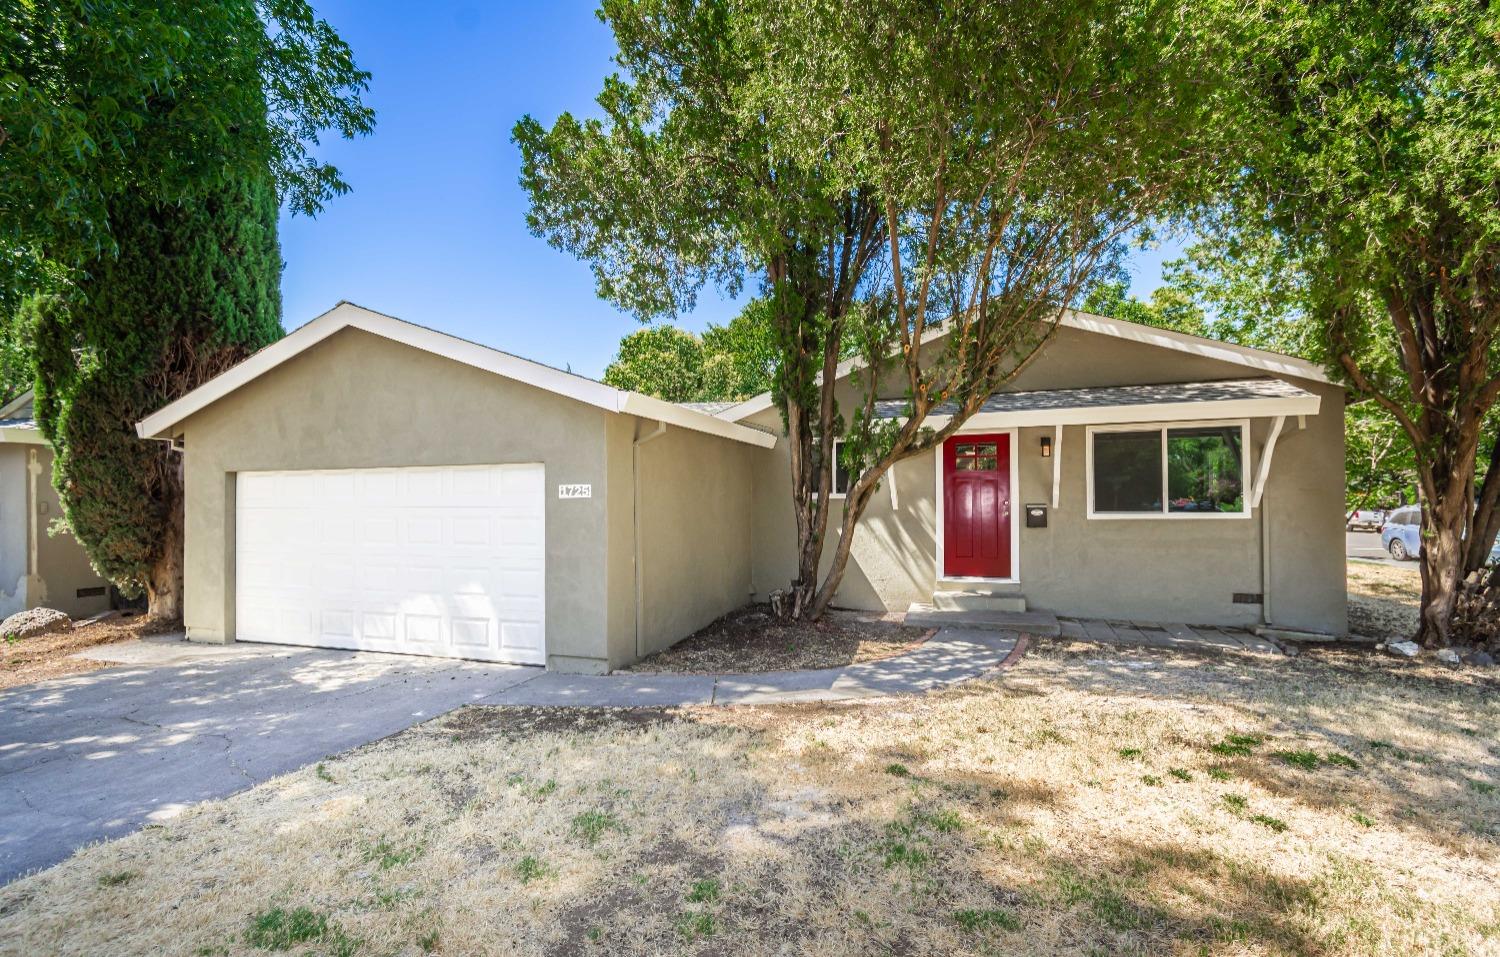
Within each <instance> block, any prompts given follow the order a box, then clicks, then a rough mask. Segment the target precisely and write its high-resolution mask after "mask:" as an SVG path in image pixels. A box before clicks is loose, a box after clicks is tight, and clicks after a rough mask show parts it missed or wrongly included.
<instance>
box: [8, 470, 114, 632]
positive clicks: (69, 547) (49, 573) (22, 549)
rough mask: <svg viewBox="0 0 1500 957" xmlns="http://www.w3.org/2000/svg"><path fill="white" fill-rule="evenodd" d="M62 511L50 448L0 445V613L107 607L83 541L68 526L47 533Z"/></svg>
mask: <svg viewBox="0 0 1500 957" xmlns="http://www.w3.org/2000/svg"><path fill="white" fill-rule="evenodd" d="M60 515H62V503H61V502H60V501H59V500H58V497H57V491H56V490H55V489H54V488H53V487H52V449H51V448H50V447H49V446H46V445H33V444H29V443H28V444H24V445H21V444H15V445H12V444H8V443H7V444H4V445H0V618H3V617H5V616H6V615H8V614H11V613H14V612H17V611H22V610H24V609H27V608H38V607H47V608H56V609H57V610H58V611H63V612H66V613H67V614H69V615H71V616H72V617H74V618H86V617H88V616H89V615H95V614H98V613H99V612H101V611H106V610H108V609H109V594H108V590H107V588H108V583H107V582H105V580H104V579H103V578H100V577H99V575H98V574H97V573H96V572H95V571H94V568H93V566H92V565H90V564H89V559H88V555H87V554H86V553H85V552H84V550H83V546H81V545H79V544H78V541H77V540H76V539H75V538H73V536H72V535H70V534H68V533H66V532H62V533H59V534H57V535H50V534H48V529H49V527H50V526H51V524H52V521H53V519H55V518H57V517H58V516H60ZM33 537H34V539H35V541H34V542H33ZM33 544H34V545H35V549H36V558H35V567H32V556H31V550H32V547H33ZM101 589H103V591H100V590H101ZM79 591H89V592H95V591H98V592H99V594H89V595H79V594H78V592H79Z"/></svg>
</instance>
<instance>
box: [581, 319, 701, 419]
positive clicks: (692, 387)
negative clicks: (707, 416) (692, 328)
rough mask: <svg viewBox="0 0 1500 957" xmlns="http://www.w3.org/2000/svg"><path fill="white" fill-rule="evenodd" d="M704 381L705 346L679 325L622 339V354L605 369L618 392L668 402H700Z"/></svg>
mask: <svg viewBox="0 0 1500 957" xmlns="http://www.w3.org/2000/svg"><path fill="white" fill-rule="evenodd" d="M702 380H703V343H701V342H700V341H698V337H697V336H695V335H693V334H692V333H691V332H686V331H684V330H682V329H679V328H677V327H676V326H656V327H653V328H648V329H640V330H637V331H636V332H632V333H630V335H628V336H626V337H625V338H623V339H621V340H620V351H619V353H618V354H617V355H616V356H615V361H613V362H611V363H610V364H609V366H608V367H607V368H606V369H605V370H604V381H605V383H607V384H608V385H612V386H614V387H615V388H617V389H629V390H630V391H632V392H642V393H644V394H646V395H654V396H656V397H657V398H659V399H666V400H667V401H668V402H691V401H695V400H697V399H698V397H699V394H700V392H701V390H702Z"/></svg>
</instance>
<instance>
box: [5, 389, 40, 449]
mask: <svg viewBox="0 0 1500 957" xmlns="http://www.w3.org/2000/svg"><path fill="white" fill-rule="evenodd" d="M35 398H36V393H35V390H32V389H27V390H26V391H25V392H22V393H21V394H20V395H18V396H16V397H15V398H14V399H12V400H10V401H9V402H7V403H5V405H3V406H0V442H19V443H21V444H23V445H46V444H47V439H46V437H45V436H43V435H42V430H41V429H39V428H37V424H36V413H35V412H34V411H33V402H34V400H35Z"/></svg>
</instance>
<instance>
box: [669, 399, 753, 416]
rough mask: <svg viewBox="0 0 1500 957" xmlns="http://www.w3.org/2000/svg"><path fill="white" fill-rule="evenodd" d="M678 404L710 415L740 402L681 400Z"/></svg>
mask: <svg viewBox="0 0 1500 957" xmlns="http://www.w3.org/2000/svg"><path fill="white" fill-rule="evenodd" d="M677 404H678V405H680V406H682V407H683V408H684V409H692V410H693V411H694V412H704V413H707V414H708V415H718V414H719V413H720V412H723V411H724V410H725V409H732V408H734V407H735V406H737V405H739V403H738V402H679V403H677Z"/></svg>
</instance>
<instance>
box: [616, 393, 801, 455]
mask: <svg viewBox="0 0 1500 957" xmlns="http://www.w3.org/2000/svg"><path fill="white" fill-rule="evenodd" d="M619 411H620V412H623V413H625V414H627V415H634V416H639V417H640V418H643V419H654V420H656V421H657V422H665V423H667V424H668V425H675V426H678V427H679V428H684V429H691V430H693V431H694V432H703V433H705V434H707V435H717V436H719V437H720V438H725V439H732V440H734V441H736V442H745V443H747V444H749V445H758V446H760V447H761V448H763V449H769V448H774V447H775V446H776V436H774V435H772V434H771V433H769V432H762V431H761V430H760V429H752V428H751V427H750V426H748V425H739V424H737V423H735V422H729V421H726V420H725V419H721V418H719V417H717V416H712V415H709V414H708V413H706V412H695V411H693V410H692V409H685V408H683V407H682V406H680V405H675V404H673V403H671V402H666V401H663V400H662V399H657V398H653V397H651V396H649V395H641V394H640V393H639V392H621V393H620V407H619Z"/></svg>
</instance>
